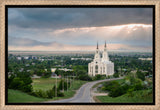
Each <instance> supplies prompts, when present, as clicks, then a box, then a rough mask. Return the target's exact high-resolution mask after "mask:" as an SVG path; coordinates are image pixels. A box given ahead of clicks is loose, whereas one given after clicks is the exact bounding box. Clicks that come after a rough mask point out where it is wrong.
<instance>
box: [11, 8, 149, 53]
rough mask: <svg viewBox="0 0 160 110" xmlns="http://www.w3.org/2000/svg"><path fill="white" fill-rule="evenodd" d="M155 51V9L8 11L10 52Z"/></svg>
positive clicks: (25, 9) (17, 9) (38, 9)
mask: <svg viewBox="0 0 160 110" xmlns="http://www.w3.org/2000/svg"><path fill="white" fill-rule="evenodd" d="M105 40H106V42H107V46H108V50H109V51H117V50H118V51H145V52H148V51H152V8H9V9H8V49H9V50H18V51H20V50H22V51H88V50H89V51H93V50H95V48H96V43H97V41H98V43H99V47H100V50H103V47H104V42H105Z"/></svg>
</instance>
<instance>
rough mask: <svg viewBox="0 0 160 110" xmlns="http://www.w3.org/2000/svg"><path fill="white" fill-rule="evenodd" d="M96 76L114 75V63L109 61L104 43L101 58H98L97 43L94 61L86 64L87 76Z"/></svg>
mask: <svg viewBox="0 0 160 110" xmlns="http://www.w3.org/2000/svg"><path fill="white" fill-rule="evenodd" d="M97 74H100V75H106V76H109V75H113V74H114V63H113V62H111V61H109V57H108V52H107V46H106V42H105V46H104V51H103V53H102V58H101V56H100V51H99V49H98V43H97V49H96V53H95V56H94V60H93V61H92V62H91V63H89V64H88V75H90V76H95V75H97Z"/></svg>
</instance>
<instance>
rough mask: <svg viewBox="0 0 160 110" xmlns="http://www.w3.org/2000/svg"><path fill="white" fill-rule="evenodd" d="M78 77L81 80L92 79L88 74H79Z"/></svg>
mask: <svg viewBox="0 0 160 110" xmlns="http://www.w3.org/2000/svg"><path fill="white" fill-rule="evenodd" d="M78 79H80V80H83V81H92V78H91V77H90V76H88V75H87V74H84V75H79V77H78Z"/></svg>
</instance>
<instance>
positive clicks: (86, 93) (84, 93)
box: [47, 78, 122, 103]
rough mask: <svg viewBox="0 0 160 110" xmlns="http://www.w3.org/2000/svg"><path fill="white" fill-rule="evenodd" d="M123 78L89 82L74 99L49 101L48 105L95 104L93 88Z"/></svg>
mask: <svg viewBox="0 0 160 110" xmlns="http://www.w3.org/2000/svg"><path fill="white" fill-rule="evenodd" d="M118 79H122V78H112V79H104V80H98V81H93V82H88V83H86V84H84V85H82V87H80V89H79V90H78V91H77V92H76V94H75V95H74V97H72V98H69V99H61V100H55V101H48V102H47V103H62V102H64V103H72V102H74V103H88V102H94V100H93V97H92V93H91V88H92V87H93V86H94V85H95V84H97V83H100V82H104V81H113V80H118Z"/></svg>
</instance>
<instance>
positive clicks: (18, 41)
mask: <svg viewBox="0 0 160 110" xmlns="http://www.w3.org/2000/svg"><path fill="white" fill-rule="evenodd" d="M52 43H55V42H40V41H37V40H32V39H29V38H17V37H11V36H9V39H8V44H9V46H27V47H32V46H49V45H51V44H52Z"/></svg>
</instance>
